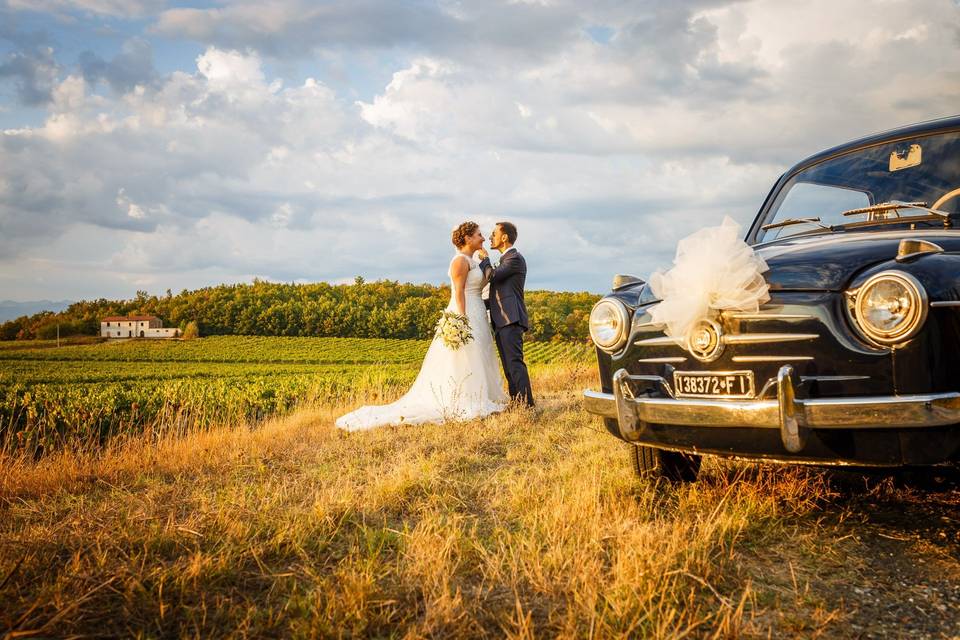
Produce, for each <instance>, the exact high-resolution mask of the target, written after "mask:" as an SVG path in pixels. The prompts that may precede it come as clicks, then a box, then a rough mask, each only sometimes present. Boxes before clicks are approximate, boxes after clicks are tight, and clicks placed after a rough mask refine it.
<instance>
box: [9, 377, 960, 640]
mask: <svg viewBox="0 0 960 640" xmlns="http://www.w3.org/2000/svg"><path fill="white" fill-rule="evenodd" d="M594 375H595V374H594V373H593V371H592V368H591V367H588V366H583V365H579V366H578V365H569V364H568V365H555V366H542V367H537V368H535V369H534V388H535V390H536V391H537V392H538V394H539V397H540V407H539V408H538V409H537V410H536V411H533V412H531V411H527V410H523V409H517V410H513V411H511V412H508V413H505V414H501V415H497V416H493V417H490V418H488V419H485V420H482V421H473V422H465V423H459V424H449V425H443V426H437V425H433V426H421V427H409V426H408V427H399V428H386V429H380V430H376V431H372V432H367V433H355V434H345V433H341V432H339V431H337V430H335V429H334V428H333V419H334V418H335V416H336V415H338V414H339V413H340V412H343V411H345V410H347V409H349V408H352V407H347V406H335V405H318V406H314V407H307V408H301V409H300V410H298V411H297V412H296V413H294V414H293V415H291V416H286V417H283V418H278V419H275V420H273V421H268V422H266V423H264V424H262V425H260V426H259V427H258V428H256V429H248V428H240V427H238V426H237V425H233V426H225V427H222V428H215V429H211V430H206V431H203V432H198V433H193V434H188V435H186V436H180V437H177V438H170V439H166V440H161V441H159V442H157V441H146V440H137V439H136V438H130V439H128V440H126V441H124V442H122V443H117V444H116V445H114V446H112V447H110V448H109V449H108V450H106V451H103V452H100V453H97V454H92V453H86V454H78V453H70V452H66V453H58V454H56V455H51V456H47V457H45V458H43V459H41V460H39V461H33V460H25V459H22V458H16V457H11V456H8V457H6V458H4V459H2V460H0V540H2V542H0V637H7V638H16V637H137V638H156V637H196V638H212V637H276V638H314V637H404V638H419V637H443V638H447V637H511V638H532V637H555V636H560V637H568V638H582V637H600V638H607V637H652V638H684V637H698V638H699V637H705V638H713V637H717V638H727V637H764V638H766V637H773V638H785V637H798V636H799V637H836V638H858V637H862V638H867V637H904V638H906V637H910V638H918V637H921V638H922V637H931V638H955V637H958V635H960V621H958V620H960V615H958V611H960V533H958V529H960V491H958V490H957V488H956V487H952V486H949V485H948V486H944V487H940V488H938V489H937V490H930V489H919V488H917V487H914V486H912V485H910V484H904V483H902V482H899V481H895V480H893V479H889V478H888V479H873V480H867V479H864V478H862V477H859V476H855V475H850V474H844V475H838V474H832V473H827V472H824V471H818V470H805V469H796V468H785V467H777V466H757V465H749V464H741V463H733V462H722V461H716V460H712V461H708V462H707V463H706V464H705V465H704V470H703V472H702V474H701V480H700V482H698V483H696V484H691V485H682V486H672V485H668V484H656V483H653V482H650V481H644V482H639V481H637V480H636V479H635V478H634V477H633V472H632V469H631V468H630V467H629V466H628V462H627V455H626V450H625V449H624V445H623V444H622V443H619V442H618V441H616V440H614V439H613V438H612V437H610V436H609V435H608V434H606V433H605V432H602V431H601V426H600V424H599V423H598V422H595V421H593V420H591V419H590V418H588V417H587V416H586V415H585V414H584V413H583V412H582V411H581V410H580V408H579V403H578V392H579V390H580V389H581V388H583V387H586V386H592V385H593V378H594ZM393 393H396V391H394V392H393ZM4 634H5V635H4Z"/></svg>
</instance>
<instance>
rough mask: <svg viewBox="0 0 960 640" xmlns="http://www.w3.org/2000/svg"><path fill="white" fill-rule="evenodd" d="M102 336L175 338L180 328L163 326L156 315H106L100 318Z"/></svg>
mask: <svg viewBox="0 0 960 640" xmlns="http://www.w3.org/2000/svg"><path fill="white" fill-rule="evenodd" d="M100 335H101V336H103V337H104V338H176V337H178V336H179V335H180V329H177V328H175V327H171V328H167V329H164V328H163V322H162V321H161V320H160V318H158V317H157V316H108V317H106V318H103V319H101V320H100Z"/></svg>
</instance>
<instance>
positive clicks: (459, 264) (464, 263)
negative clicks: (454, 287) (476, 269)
mask: <svg viewBox="0 0 960 640" xmlns="http://www.w3.org/2000/svg"><path fill="white" fill-rule="evenodd" d="M460 258H463V260H461V259H460ZM472 266H473V263H472V261H471V260H470V258H469V257H468V256H465V255H463V254H462V253H458V254H456V255H455V256H453V257H452V258H450V269H449V270H448V271H449V273H450V275H456V274H460V275H463V274H464V273H466V272H467V271H470V268H471V267H472Z"/></svg>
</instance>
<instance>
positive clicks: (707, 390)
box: [673, 371, 754, 398]
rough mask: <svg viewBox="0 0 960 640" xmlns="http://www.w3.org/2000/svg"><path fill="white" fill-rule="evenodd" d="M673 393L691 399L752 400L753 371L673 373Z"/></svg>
mask: <svg viewBox="0 0 960 640" xmlns="http://www.w3.org/2000/svg"><path fill="white" fill-rule="evenodd" d="M673 393H674V395H676V396H678V397H683V396H686V397H692V398H752V397H753V395H754V392H753V371H674V372H673Z"/></svg>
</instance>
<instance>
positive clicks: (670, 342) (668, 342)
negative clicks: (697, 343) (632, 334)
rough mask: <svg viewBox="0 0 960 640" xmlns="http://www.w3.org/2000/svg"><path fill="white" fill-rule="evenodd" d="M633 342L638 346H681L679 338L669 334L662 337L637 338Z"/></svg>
mask: <svg viewBox="0 0 960 640" xmlns="http://www.w3.org/2000/svg"><path fill="white" fill-rule="evenodd" d="M633 344H634V345H636V346H638V347H664V346H677V347H681V346H683V343H682V341H681V340H678V339H676V338H671V337H670V336H663V337H662V338H644V339H642V340H637V341H636V342H634V343H633Z"/></svg>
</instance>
